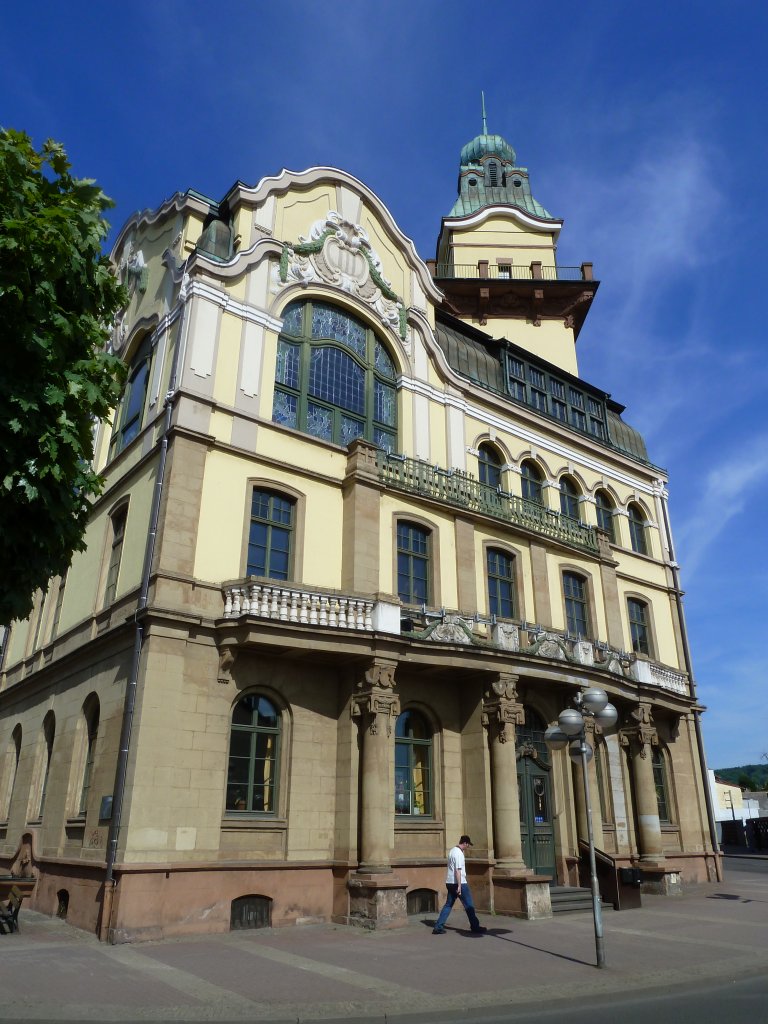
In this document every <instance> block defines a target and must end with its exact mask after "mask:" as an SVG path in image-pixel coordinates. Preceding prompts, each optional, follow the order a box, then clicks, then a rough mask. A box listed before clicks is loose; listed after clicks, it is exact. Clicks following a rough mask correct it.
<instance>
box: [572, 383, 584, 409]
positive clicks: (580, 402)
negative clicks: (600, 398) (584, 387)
mask: <svg viewBox="0 0 768 1024" xmlns="http://www.w3.org/2000/svg"><path fill="white" fill-rule="evenodd" d="M568 398H569V401H570V403H571V405H572V406H573V407H574V408H575V409H583V408H584V395H583V394H582V393H581V391H577V390H576V388H568Z"/></svg>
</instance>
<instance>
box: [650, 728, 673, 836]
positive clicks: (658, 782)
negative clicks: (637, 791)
mask: <svg viewBox="0 0 768 1024" xmlns="http://www.w3.org/2000/svg"><path fill="white" fill-rule="evenodd" d="M651 763H652V765H653V781H654V784H655V786H656V803H657V805H658V808H659V821H660V822H662V823H663V824H665V825H668V824H669V823H670V822H671V820H672V819H671V817H670V813H669V811H670V808H669V784H668V781H667V764H666V760H665V758H664V751H663V750H661V748H660V747H654V748H653V754H652V757H651Z"/></svg>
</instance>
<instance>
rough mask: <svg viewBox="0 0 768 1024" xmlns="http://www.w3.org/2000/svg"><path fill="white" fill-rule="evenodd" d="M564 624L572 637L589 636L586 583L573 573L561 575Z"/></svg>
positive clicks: (582, 578)
mask: <svg viewBox="0 0 768 1024" xmlns="http://www.w3.org/2000/svg"><path fill="white" fill-rule="evenodd" d="M563 596H564V597H565V623H566V628H567V630H568V632H569V633H570V634H571V635H572V636H589V612H588V610H587V581H586V580H585V579H584V577H583V576H579V575H578V574H577V573H575V572H564V573H563Z"/></svg>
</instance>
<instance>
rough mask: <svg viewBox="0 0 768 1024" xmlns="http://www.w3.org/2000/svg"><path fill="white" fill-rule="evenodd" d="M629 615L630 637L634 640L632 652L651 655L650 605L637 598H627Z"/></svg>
mask: <svg viewBox="0 0 768 1024" xmlns="http://www.w3.org/2000/svg"><path fill="white" fill-rule="evenodd" d="M627 615H628V617H629V635H630V636H631V638H632V650H633V651H634V652H635V654H647V655H648V656H649V657H650V654H651V634H650V628H649V621H648V605H647V604H646V603H645V601H638V600H637V598H635V597H628V598H627Z"/></svg>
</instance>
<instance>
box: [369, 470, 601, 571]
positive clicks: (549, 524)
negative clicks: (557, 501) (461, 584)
mask: <svg viewBox="0 0 768 1024" xmlns="http://www.w3.org/2000/svg"><path fill="white" fill-rule="evenodd" d="M376 463H377V468H378V473H379V480H380V481H381V482H382V483H383V484H384V485H385V486H387V487H392V488H395V489H396V490H400V491H406V492H408V493H410V494H418V495H420V496H422V497H425V498H434V499H435V500H437V501H441V502H445V503H446V504H448V505H454V506H456V507H458V508H462V509H467V510H469V511H473V512H479V513H482V514H483V515H489V516H493V517H494V518H495V519H500V520H503V521H504V522H507V523H514V524H515V525H516V526H521V527H524V528H525V529H527V530H531V531H533V532H534V533H538V534H542V535H543V536H545V537H551V538H552V539H553V540H558V541H561V542H562V543H564V544H569V545H572V546H574V547H578V548H583V549H585V550H587V551H592V552H595V553H597V550H598V545H597V531H596V530H595V528H594V527H592V526H587V525H586V524H585V523H581V522H579V520H577V519H570V518H569V517H568V516H564V515H561V513H559V512H555V511H554V510H553V509H548V508H545V507H544V505H540V504H539V503H538V502H535V501H526V500H525V499H523V498H519V497H517V496H516V495H512V494H507V493H506V492H505V491H501V490H499V489H497V488H495V487H489V486H488V485H487V484H481V483H480V482H479V481H478V480H476V479H475V478H474V477H473V476H472V474H471V473H464V472H462V471H460V470H450V469H442V468H440V467H439V466H432V465H430V464H429V463H428V462H422V461H421V460H420V459H410V458H406V457H404V456H397V455H389V454H387V453H386V452H379V453H378V454H377V457H376Z"/></svg>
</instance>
